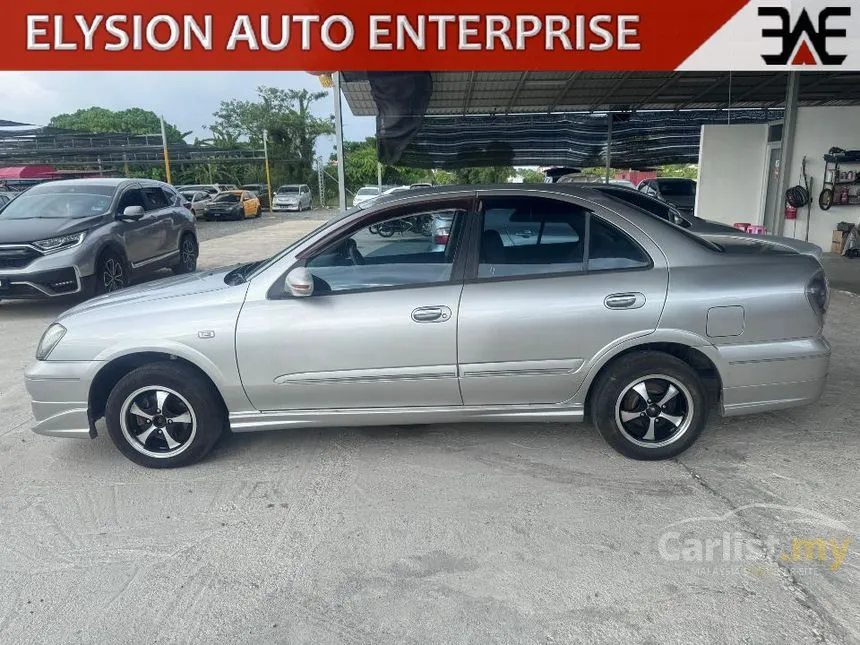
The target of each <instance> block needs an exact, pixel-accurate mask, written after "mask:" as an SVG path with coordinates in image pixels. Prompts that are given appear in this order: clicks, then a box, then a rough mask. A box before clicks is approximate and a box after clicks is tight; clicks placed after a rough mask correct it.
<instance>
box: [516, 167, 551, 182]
mask: <svg viewBox="0 0 860 645" xmlns="http://www.w3.org/2000/svg"><path fill="white" fill-rule="evenodd" d="M518 174H519V175H520V177H522V178H523V183H524V184H542V183H544V179H545V178H546V175H544V174H543V173H542V172H541V171H539V170H532V169H531V168H526V169H524V170H520V171H519V173H518Z"/></svg>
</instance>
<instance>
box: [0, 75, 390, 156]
mask: <svg viewBox="0 0 860 645" xmlns="http://www.w3.org/2000/svg"><path fill="white" fill-rule="evenodd" d="M260 85H268V86H271V87H279V88H283V89H290V88H293V89H308V90H320V89H322V88H321V86H320V82H319V79H318V78H317V77H315V76H311V75H310V74H306V73H304V72H0V119H7V120H9V121H20V122H23V123H32V124H34V125H47V123H48V121H49V120H50V119H51V117H52V116H54V115H56V114H62V113H66V112H74V111H75V110H78V109H81V108H88V107H93V106H98V107H103V108H108V109H110V110H124V109H127V108H132V107H139V108H142V109H144V110H152V111H153V112H155V113H156V114H161V115H163V116H164V118H165V120H166V121H168V122H170V123H173V124H175V125H176V126H177V127H178V128H179V130H181V131H182V132H186V131H189V130H190V131H192V134H191V135H190V136H189V138H188V140H189V141H192V140H193V138H194V136H199V137H200V138H206V137H208V136H209V133H208V131H207V130H206V127H205V126H206V125H207V124H209V123H211V122H212V120H213V119H212V113H213V112H214V111H215V110H216V109H217V108H218V104H219V103H220V102H221V101H222V100H226V99H254V98H255V97H256V88H257V87H259V86H260ZM343 108H344V111H343V115H344V116H343V128H344V132H343V136H344V139H346V140H363V139H364V138H365V137H369V136H373V134H374V133H375V130H376V123H375V119H373V118H372V117H355V116H353V115H352V113H351V112H350V111H349V106H348V105H347V104H346V101H344V102H343ZM315 111H316V112H317V113H318V114H319V116H327V115H329V114H333V113H334V100H333V98H328V99H324V100H322V101H319V102H318V103H317V104H316V106H315ZM333 149H334V137H323V138H322V139H321V140H320V141H319V142H318V144H317V153H318V154H319V155H320V156H322V157H323V158H328V155H329V154H330V153H331V151H332V150H333Z"/></svg>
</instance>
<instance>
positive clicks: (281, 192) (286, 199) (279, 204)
mask: <svg viewBox="0 0 860 645" xmlns="http://www.w3.org/2000/svg"><path fill="white" fill-rule="evenodd" d="M311 208H313V202H312V198H311V187H310V186H308V185H307V184H287V185H284V186H281V187H279V188H278V190H276V191H275V194H274V195H273V196H272V212H278V211H309V210H311Z"/></svg>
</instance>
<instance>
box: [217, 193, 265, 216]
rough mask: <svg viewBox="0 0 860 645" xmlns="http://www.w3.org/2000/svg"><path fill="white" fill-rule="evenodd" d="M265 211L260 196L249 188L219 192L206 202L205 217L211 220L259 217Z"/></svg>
mask: <svg viewBox="0 0 860 645" xmlns="http://www.w3.org/2000/svg"><path fill="white" fill-rule="evenodd" d="M262 212H263V207H262V205H261V204H260V198H259V197H257V196H256V195H255V194H254V193H251V192H248V191H247V190H230V191H227V192H223V193H218V194H217V195H215V197H213V198H212V200H211V201H210V202H209V203H208V204H206V209H205V210H204V211H203V219H205V220H206V221H210V220H222V219H226V220H243V219H246V218H249V217H259V216H260V215H261V214H262Z"/></svg>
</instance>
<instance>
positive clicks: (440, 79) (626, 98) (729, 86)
mask: <svg viewBox="0 0 860 645" xmlns="http://www.w3.org/2000/svg"><path fill="white" fill-rule="evenodd" d="M430 76H431V77H432V86H433V93H432V97H431V98H430V103H429V105H428V107H427V110H426V112H425V115H426V116H443V115H444V116H454V115H470V114H475V115H488V114H526V113H532V114H534V113H543V114H547V113H556V112H560V113H570V112H607V111H612V112H628V111H646V110H688V109H692V110H713V109H725V108H727V107H732V108H755V109H773V108H780V107H782V106H784V104H785V96H786V89H787V85H788V76H789V75H788V72H531V71H525V72H432V73H430ZM367 78H368V76H367V74H362V73H350V72H344V73H343V81H342V83H341V88H342V90H343V93H344V96H345V97H346V101H347V103H348V105H349V107H350V109H351V110H352V113H353V114H354V115H355V116H375V115H376V114H377V105H376V102H375V101H374V98H373V95H372V94H371V85H370V82H369V81H368V80H367ZM799 105H800V106H801V107H803V106H813V105H814V106H819V105H833V106H835V105H860V72H836V71H834V72H804V73H802V74H800V92H799Z"/></svg>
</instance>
